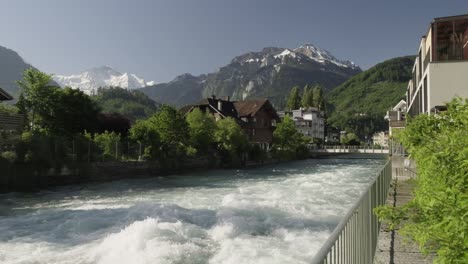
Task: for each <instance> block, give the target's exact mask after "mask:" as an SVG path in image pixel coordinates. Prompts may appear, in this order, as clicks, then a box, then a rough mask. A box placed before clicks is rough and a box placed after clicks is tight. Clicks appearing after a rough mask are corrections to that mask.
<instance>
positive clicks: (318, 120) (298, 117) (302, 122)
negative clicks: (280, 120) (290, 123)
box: [279, 107, 325, 140]
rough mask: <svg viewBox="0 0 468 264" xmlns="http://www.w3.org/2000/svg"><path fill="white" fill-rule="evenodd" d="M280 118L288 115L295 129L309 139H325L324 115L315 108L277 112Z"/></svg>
mask: <svg viewBox="0 0 468 264" xmlns="http://www.w3.org/2000/svg"><path fill="white" fill-rule="evenodd" d="M279 115H280V116H281V117H284V116H285V115H290V116H291V117H292V119H293V120H294V123H295V125H296V129H297V130H298V131H299V132H301V133H302V134H303V135H304V136H306V137H309V138H312V139H313V138H318V139H321V140H324V139H325V115H324V113H323V111H320V110H318V109H317V108H315V107H308V108H302V107H301V108H299V109H297V110H292V111H289V112H284V111H281V112H279Z"/></svg>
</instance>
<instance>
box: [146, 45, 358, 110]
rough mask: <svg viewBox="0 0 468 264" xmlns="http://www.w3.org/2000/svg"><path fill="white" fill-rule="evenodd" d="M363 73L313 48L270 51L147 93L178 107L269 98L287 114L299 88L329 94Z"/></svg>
mask: <svg viewBox="0 0 468 264" xmlns="http://www.w3.org/2000/svg"><path fill="white" fill-rule="evenodd" d="M359 72H361V69H360V68H359V67H358V66H356V65H355V64H354V63H352V62H350V61H346V60H340V59H337V58H336V57H334V56H333V55H332V54H331V53H330V52H328V51H326V50H324V49H322V48H319V47H317V46H314V45H313V44H305V45H302V46H301V47H299V48H296V49H287V48H277V47H268V48H264V49H263V50H261V51H259V52H249V53H245V54H243V55H240V56H237V57H235V58H233V59H232V60H231V62H230V63H229V64H228V65H226V66H224V67H221V68H220V69H219V70H218V71H217V72H214V73H209V74H204V75H199V76H193V75H190V74H184V75H181V76H178V77H176V78H175V79H174V80H172V81H171V82H169V83H161V84H157V85H153V86H148V87H145V88H142V89H141V91H143V92H144V93H146V94H147V95H148V96H149V97H150V98H152V99H154V100H155V101H157V102H161V103H168V104H173V105H176V106H182V105H186V104H190V103H194V102H195V101H197V100H199V99H201V98H203V97H210V96H212V95H215V96H230V98H232V99H233V100H245V99H250V98H258V97H267V98H269V99H270V100H271V101H272V102H273V104H274V105H275V106H276V107H277V108H278V109H281V108H282V107H283V106H284V103H285V96H286V95H287V94H288V93H289V91H290V89H291V88H292V87H293V86H296V85H297V86H299V87H303V86H305V85H306V84H311V85H315V84H319V85H321V86H322V87H324V88H325V90H329V89H331V88H333V87H335V86H338V85H339V84H341V83H343V82H344V81H346V80H347V79H348V78H350V77H352V76H354V75H356V74H358V73H359Z"/></svg>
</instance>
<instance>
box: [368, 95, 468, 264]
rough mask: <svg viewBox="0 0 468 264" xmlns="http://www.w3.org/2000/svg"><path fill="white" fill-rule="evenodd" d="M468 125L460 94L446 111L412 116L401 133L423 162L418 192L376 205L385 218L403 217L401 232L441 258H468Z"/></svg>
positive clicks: (467, 106)
mask: <svg viewBox="0 0 468 264" xmlns="http://www.w3.org/2000/svg"><path fill="white" fill-rule="evenodd" d="M467 127H468V99H464V100H462V99H460V98H456V99H454V100H453V101H452V102H451V103H450V104H449V105H448V107H447V111H446V112H444V113H441V114H437V115H434V114H432V115H418V116H417V117H416V118H414V119H412V120H409V123H408V126H407V127H406V128H405V129H404V130H402V131H401V132H400V133H399V134H398V136H397V137H398V140H400V141H401V143H403V145H404V146H405V147H406V149H407V150H408V152H409V153H410V157H411V159H412V160H414V161H415V162H416V165H417V172H418V175H417V177H416V188H415V190H414V197H413V199H412V201H410V202H409V203H407V204H406V205H404V206H400V207H396V208H389V207H380V208H378V209H377V210H376V213H377V214H378V215H379V217H380V218H381V219H386V220H387V221H389V220H391V219H390V218H393V221H394V222H397V223H398V221H403V222H402V227H401V228H400V232H401V233H402V234H403V235H406V236H409V237H410V238H411V239H413V240H414V241H416V242H417V243H418V244H419V246H420V248H421V249H422V250H423V252H425V253H429V252H436V253H437V255H438V257H437V259H436V260H435V262H436V263H468V243H467V241H468V240H467V237H468V236H467V231H468V162H467V161H468V130H467ZM387 217H388V218H387ZM406 219H407V220H406Z"/></svg>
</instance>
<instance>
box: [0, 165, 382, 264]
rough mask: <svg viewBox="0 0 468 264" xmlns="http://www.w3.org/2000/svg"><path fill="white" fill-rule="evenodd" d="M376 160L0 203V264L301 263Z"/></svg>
mask: <svg viewBox="0 0 468 264" xmlns="http://www.w3.org/2000/svg"><path fill="white" fill-rule="evenodd" d="M383 163H384V161H383V160H338V159H335V160H332V159H329V160H306V161H298V162H291V163H288V164H282V165H277V166H268V167H264V168H259V169H251V170H230V171H229V170H223V171H211V172H207V173H196V174H191V175H179V176H168V177H159V178H153V179H139V180H123V181H116V182H112V183H104V184H93V185H86V186H69V187H62V188H57V189H53V190H48V191H43V192H40V193H35V194H18V193H9V194H3V195H0V263H18V264H19V263H82V264H88V263H102V264H107V263H109V264H110V263H112V264H114V263H236V264H237V263H269V264H270V263H309V262H310V261H311V259H312V258H313V256H314V254H315V253H316V252H317V251H318V250H319V248H320V247H321V245H322V244H323V243H324V241H325V240H326V239H327V238H328V236H329V235H330V233H331V231H332V230H333V228H334V227H335V226H336V224H337V223H338V222H339V221H340V219H341V218H342V217H343V216H344V214H346V212H347V211H348V210H349V209H350V207H351V206H352V204H353V203H354V202H356V199H357V198H358V197H359V195H360V194H361V192H362V191H363V190H364V188H365V187H366V186H367V185H368V184H369V183H370V182H371V181H372V180H373V179H374V177H375V176H376V175H377V173H378V171H379V169H380V168H381V167H382V165H383Z"/></svg>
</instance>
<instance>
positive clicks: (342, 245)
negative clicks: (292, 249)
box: [312, 159, 392, 264]
mask: <svg viewBox="0 0 468 264" xmlns="http://www.w3.org/2000/svg"><path fill="white" fill-rule="evenodd" d="M391 180H392V162H391V160H390V159H389V160H388V161H387V163H386V164H385V166H384V167H383V169H382V171H380V173H379V175H378V176H377V177H376V178H375V180H374V181H373V182H372V184H370V185H369V187H368V188H367V190H366V191H365V192H364V193H363V194H362V196H361V197H360V198H359V200H358V201H357V202H356V203H355V204H354V205H353V207H352V208H351V210H350V211H349V212H348V213H347V214H346V216H345V217H344V218H343V220H341V221H340V223H339V224H338V226H337V227H336V228H335V230H334V231H333V232H332V234H331V235H330V237H329V238H328V240H327V241H326V242H325V244H324V245H323V246H322V248H321V249H320V250H319V252H318V253H317V254H316V255H315V257H314V260H313V262H312V263H327V264H328V263H340V264H341V263H353V264H361V263H362V264H367V263H373V261H374V255H375V249H376V245H377V239H378V236H379V230H380V223H379V221H378V219H377V217H376V216H375V215H374V212H373V209H374V208H376V207H377V206H379V205H383V204H385V202H386V200H387V194H388V190H389V187H390V182H391Z"/></svg>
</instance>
